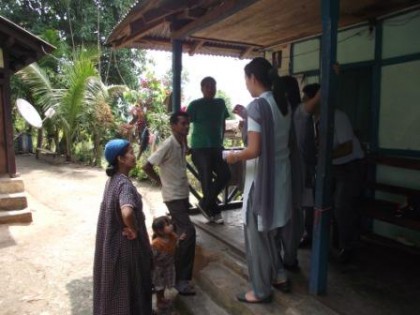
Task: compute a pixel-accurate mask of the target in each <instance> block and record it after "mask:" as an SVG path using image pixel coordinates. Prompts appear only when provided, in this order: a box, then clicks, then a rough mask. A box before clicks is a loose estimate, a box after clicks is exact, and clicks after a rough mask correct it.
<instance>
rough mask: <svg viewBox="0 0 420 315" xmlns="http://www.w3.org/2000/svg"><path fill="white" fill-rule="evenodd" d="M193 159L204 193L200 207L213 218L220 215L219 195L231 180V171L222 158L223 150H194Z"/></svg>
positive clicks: (192, 152) (192, 151)
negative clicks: (217, 200) (217, 201)
mask: <svg viewBox="0 0 420 315" xmlns="http://www.w3.org/2000/svg"><path fill="white" fill-rule="evenodd" d="M191 157H192V161H193V163H194V165H195V167H196V169H197V171H198V176H199V180H200V183H201V189H202V191H203V199H202V200H201V201H200V206H201V207H202V208H203V209H204V210H205V211H206V212H207V213H208V214H209V215H211V216H214V215H216V214H219V213H220V209H219V208H218V206H217V203H216V199H217V195H219V194H220V192H221V191H222V190H223V188H225V187H226V185H227V184H228V182H229V180H230V170H229V166H228V165H227V163H226V162H225V161H224V160H223V158H222V148H202V149H192V150H191Z"/></svg>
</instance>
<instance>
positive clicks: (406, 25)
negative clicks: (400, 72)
mask: <svg viewBox="0 0 420 315" xmlns="http://www.w3.org/2000/svg"><path fill="white" fill-rule="evenodd" d="M419 32H420V11H419V10H418V11H414V12H410V13H407V14H404V15H400V16H397V17H395V18H390V19H386V20H384V21H383V41H382V58H383V59H386V58H391V57H399V56H403V55H409V54H415V53H420V34H419Z"/></svg>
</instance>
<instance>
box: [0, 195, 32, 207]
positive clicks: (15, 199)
mask: <svg viewBox="0 0 420 315" xmlns="http://www.w3.org/2000/svg"><path fill="white" fill-rule="evenodd" d="M27 206H28V201H27V199H26V194H25V193H24V192H19V193H11V194H0V211H3V210H22V209H25V208H26V207H27Z"/></svg>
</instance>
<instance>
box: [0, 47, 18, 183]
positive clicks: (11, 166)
mask: <svg viewBox="0 0 420 315" xmlns="http://www.w3.org/2000/svg"><path fill="white" fill-rule="evenodd" d="M8 57H9V55H8V52H7V51H3V58H4V69H3V71H2V74H3V78H2V80H1V81H2V83H1V87H0V90H1V91H0V97H1V100H0V103H1V104H0V105H1V107H2V108H1V111H0V113H1V117H0V119H1V128H0V129H1V130H0V137H1V145H2V151H3V152H2V154H3V155H4V157H5V159H6V160H5V163H4V164H3V163H2V165H3V167H2V169H0V176H1V175H4V174H8V175H9V176H10V177H16V158H15V150H14V146H13V123H12V106H11V104H10V77H11V71H10V68H9V58H8ZM2 158H3V157H2Z"/></svg>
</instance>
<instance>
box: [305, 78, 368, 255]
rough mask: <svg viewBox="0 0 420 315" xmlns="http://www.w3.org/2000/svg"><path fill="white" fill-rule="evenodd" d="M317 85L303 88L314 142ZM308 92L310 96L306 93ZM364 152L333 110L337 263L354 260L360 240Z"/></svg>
mask: <svg viewBox="0 0 420 315" xmlns="http://www.w3.org/2000/svg"><path fill="white" fill-rule="evenodd" d="M319 89H320V85H319V84H311V85H307V86H305V87H304V90H306V91H307V93H306V94H307V96H308V97H309V98H310V99H316V100H317V101H316V102H306V107H305V110H306V111H307V112H308V113H310V114H312V116H313V121H314V136H315V143H316V144H318V143H319V139H318V127H317V126H318V125H319V116H320V97H319V96H320V95H319V92H320V91H319ZM308 91H309V93H308ZM363 158H364V152H363V150H362V148H361V145H360V142H359V140H358V139H357V137H356V136H355V134H354V132H353V128H352V126H351V123H350V120H349V118H348V117H347V115H346V114H345V113H344V112H343V111H341V110H338V109H336V110H334V139H333V161H332V164H333V191H334V222H335V226H336V229H337V231H336V232H337V234H338V253H337V258H338V261H339V262H342V263H346V262H348V261H349V260H351V259H352V258H353V254H354V249H355V247H356V245H357V242H358V239H359V220H360V214H359V209H358V207H357V202H358V199H359V197H360V191H361V181H362V174H363V163H361V161H362V160H363Z"/></svg>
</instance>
